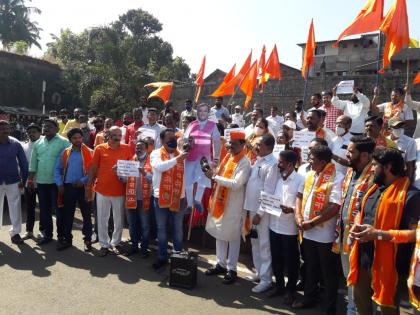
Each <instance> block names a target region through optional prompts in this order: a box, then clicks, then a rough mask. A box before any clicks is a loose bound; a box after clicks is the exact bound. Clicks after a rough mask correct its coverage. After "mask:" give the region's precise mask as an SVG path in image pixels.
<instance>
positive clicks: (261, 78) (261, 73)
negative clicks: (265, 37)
mask: <svg viewBox="0 0 420 315" xmlns="http://www.w3.org/2000/svg"><path fill="white" fill-rule="evenodd" d="M257 78H258V84H259V85H261V88H262V89H264V78H265V45H263V48H262V51H261V56H260V60H259V61H258V76H257Z"/></svg>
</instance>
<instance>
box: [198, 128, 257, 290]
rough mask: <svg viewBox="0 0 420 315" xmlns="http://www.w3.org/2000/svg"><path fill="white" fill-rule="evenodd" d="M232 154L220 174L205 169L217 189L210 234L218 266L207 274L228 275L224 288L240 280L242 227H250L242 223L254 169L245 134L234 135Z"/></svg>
mask: <svg viewBox="0 0 420 315" xmlns="http://www.w3.org/2000/svg"><path fill="white" fill-rule="evenodd" d="M228 148H229V153H228V154H227V155H226V156H225V158H224V159H223V161H222V162H221V164H220V165H219V167H218V169H217V172H214V171H213V170H212V168H210V167H208V168H206V169H205V174H206V176H207V177H208V178H209V179H212V180H214V182H215V186H214V188H213V193H212V195H211V198H210V208H209V215H208V217H207V223H206V231H207V232H208V233H209V234H210V235H211V236H213V237H214V238H215V239H216V255H217V264H216V266H214V267H212V268H209V269H208V270H207V271H206V275H207V276H213V275H219V274H224V275H225V277H224V280H223V283H224V284H232V283H234V282H235V281H236V278H237V271H236V270H237V263H238V258H239V249H240V244H241V227H242V224H245V225H246V223H247V224H250V223H249V222H247V221H246V222H244V223H243V219H242V214H243V202H244V197H245V184H246V182H247V181H248V178H249V174H250V171H251V166H250V163H249V160H248V158H247V157H246V156H245V133H244V132H243V131H232V132H231V133H230V141H229V145H228Z"/></svg>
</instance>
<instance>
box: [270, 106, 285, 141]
mask: <svg viewBox="0 0 420 315" xmlns="http://www.w3.org/2000/svg"><path fill="white" fill-rule="evenodd" d="M266 119H267V121H268V126H269V127H270V128H271V130H273V133H274V135H275V136H276V135H277V134H278V133H279V131H280V129H281V126H282V125H283V123H284V119H283V117H282V116H279V115H278V108H277V107H276V106H271V116H268V117H267V118H266Z"/></svg>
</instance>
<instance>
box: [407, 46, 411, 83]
mask: <svg viewBox="0 0 420 315" xmlns="http://www.w3.org/2000/svg"><path fill="white" fill-rule="evenodd" d="M409 81H410V55H409V50H408V49H407V81H406V83H407V84H409Z"/></svg>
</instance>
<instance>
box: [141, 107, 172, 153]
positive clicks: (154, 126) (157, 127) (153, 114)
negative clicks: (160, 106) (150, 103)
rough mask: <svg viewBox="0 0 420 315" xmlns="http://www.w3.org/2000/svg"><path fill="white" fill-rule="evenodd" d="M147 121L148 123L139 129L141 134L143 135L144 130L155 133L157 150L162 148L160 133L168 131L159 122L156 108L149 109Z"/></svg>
mask: <svg viewBox="0 0 420 315" xmlns="http://www.w3.org/2000/svg"><path fill="white" fill-rule="evenodd" d="M147 120H148V123H147V124H145V125H144V126H143V127H141V128H140V129H139V132H140V133H141V130H142V129H150V130H153V131H154V132H155V137H154V138H153V140H154V141H155V149H159V148H160V147H161V146H162V143H161V141H160V136H159V135H160V133H161V132H162V130H164V129H166V127H165V126H164V125H161V124H159V123H158V122H157V120H158V113H157V109H156V108H153V107H152V108H149V109H148V111H147Z"/></svg>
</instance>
